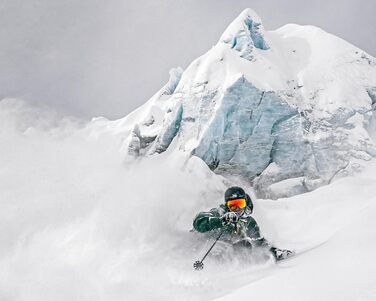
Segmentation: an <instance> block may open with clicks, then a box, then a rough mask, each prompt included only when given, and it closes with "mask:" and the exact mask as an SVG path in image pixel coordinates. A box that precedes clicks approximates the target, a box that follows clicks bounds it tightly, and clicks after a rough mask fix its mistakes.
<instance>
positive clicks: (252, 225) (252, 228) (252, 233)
mask: <svg viewBox="0 0 376 301" xmlns="http://www.w3.org/2000/svg"><path fill="white" fill-rule="evenodd" d="M247 236H248V237H250V238H255V239H259V238H261V234H260V228H259V226H258V224H257V222H256V220H255V219H254V218H252V217H250V219H249V221H248V225H247Z"/></svg>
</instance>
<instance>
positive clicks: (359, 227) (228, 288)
mask: <svg viewBox="0 0 376 301" xmlns="http://www.w3.org/2000/svg"><path fill="white" fill-rule="evenodd" d="M37 116H39V117H40V119H39V120H38V118H36V117H37ZM0 117H1V118H0V120H1V127H0V128H1V130H0V166H1V172H0V196H1V198H0V201H1V210H0V215H1V216H0V219H1V221H2V227H0V237H1V238H2V239H1V240H0V299H1V300H7V301H8V300H9V301H13V300H17V301H18V300H21V301H23V300H28V301H29V300H38V301H40V300H56V301H59V300H74V299H79V300H90V301H92V300H167V299H169V300H210V299H213V298H216V297H220V296H223V295H225V294H230V295H229V296H233V294H237V292H234V290H236V289H238V288H240V287H241V286H245V285H248V286H246V287H245V288H244V289H245V290H246V292H245V293H244V290H240V291H239V292H241V293H242V294H243V295H240V296H241V298H243V299H244V298H245V297H246V296H253V297H255V298H256V299H258V300H261V298H262V297H263V296H264V294H265V290H262V289H261V288H263V284H264V283H267V284H268V285H270V287H276V288H277V290H278V291H279V292H282V294H279V299H280V300H287V299H288V300H291V298H289V296H291V294H289V292H288V289H287V288H288V287H289V286H288V285H281V283H286V279H291V282H294V285H293V287H294V288H295V287H297V286H302V287H304V285H305V283H304V279H306V275H305V273H306V271H311V270H313V272H312V275H316V276H317V277H316V279H315V285H316V287H317V290H316V295H315V296H316V297H317V298H316V300H325V298H323V295H322V292H325V290H326V291H328V289H327V288H326V284H327V283H328V281H329V278H325V276H324V275H325V273H328V275H330V277H331V278H332V279H334V278H336V277H335V276H336V274H335V273H333V272H332V270H330V269H329V270H328V269H327V268H326V265H328V266H329V267H331V265H330V263H329V262H328V261H325V260H323V264H320V262H321V260H322V258H328V257H327V254H329V257H330V256H334V257H336V258H339V259H340V262H341V269H342V270H343V271H344V274H345V273H346V272H347V273H350V272H351V273H354V274H356V275H357V278H359V279H363V280H364V281H363V282H362V283H361V281H360V280H359V281H357V282H356V286H355V287H354V286H351V285H348V286H346V288H344V287H342V282H338V283H337V282H333V290H332V291H335V288H336V287H340V286H341V287H342V289H341V291H344V294H345V293H346V294H350V295H351V296H354V293H355V292H356V289H357V287H359V288H361V289H363V292H364V294H365V296H370V295H369V294H368V293H367V288H368V287H369V283H370V282H371V281H373V282H374V280H375V279H374V277H373V276H372V277H371V276H370V275H376V272H375V271H376V266H375V265H374V264H370V263H367V269H364V268H363V269H360V268H358V267H357V266H355V265H354V264H350V263H349V261H346V258H347V257H346V256H347V255H346V254H347V253H344V252H341V251H342V250H343V245H344V244H346V239H345V238H349V239H350V240H351V241H352V242H356V244H358V245H359V244H360V245H362V244H364V243H365V237H374V233H373V232H374V229H375V227H374V226H375V224H374V221H373V220H374V219H370V217H372V214H371V213H372V212H375V206H374V205H373V204H374V202H375V199H374V195H376V191H375V189H374V188H373V187H374V185H373V183H374V181H375V172H374V171H375V170H376V167H375V166H374V164H373V165H372V162H371V163H370V167H369V168H370V171H369V173H368V174H367V173H365V174H364V176H363V177H360V178H358V179H353V178H347V179H342V180H339V181H337V182H335V183H333V184H331V185H329V186H326V187H323V188H320V189H317V190H315V191H314V192H311V193H307V194H304V195H301V196H297V197H293V198H289V199H281V200H279V201H278V202H274V201H269V200H263V201H260V202H259V201H257V200H255V218H256V219H257V221H258V222H259V224H260V226H261V230H262V233H263V234H264V235H265V236H266V238H268V239H269V240H270V241H271V242H272V243H273V244H275V245H277V246H279V247H283V248H290V249H294V250H296V251H298V252H299V251H301V250H304V249H306V248H312V247H315V246H318V245H320V244H322V243H324V242H328V243H327V244H326V245H325V246H326V247H325V248H324V249H320V250H318V251H317V252H316V253H312V254H313V255H308V253H307V254H306V255H307V256H306V257H304V256H303V255H302V256H301V257H298V258H300V261H299V260H298V261H295V264H292V265H291V266H290V267H289V268H286V267H285V268H283V269H280V268H278V267H275V266H272V265H270V262H268V261H267V262H265V263H263V264H256V265H255V264H245V262H244V259H245V258H238V257H234V256H232V253H231V250H229V249H226V246H224V245H223V244H221V243H218V245H217V246H216V247H215V248H214V249H213V252H212V253H211V254H210V256H209V257H208V258H207V259H206V262H205V269H204V270H203V271H201V272H196V271H194V270H193V268H192V263H193V262H194V261H195V260H198V259H200V258H201V257H202V256H203V254H205V252H206V250H207V249H208V248H209V247H210V245H211V243H212V242H213V240H212V239H209V240H207V239H206V238H205V237H203V235H200V234H198V233H191V232H189V230H190V229H191V227H192V219H193V217H194V216H195V214H196V213H197V212H198V211H200V210H206V209H209V208H211V207H214V206H217V205H218V203H220V202H221V200H222V196H223V191H224V190H225V186H226V185H228V183H227V182H226V185H225V184H224V180H223V178H222V177H221V176H218V175H215V174H214V173H212V172H211V171H210V170H209V168H208V167H207V165H206V164H205V163H204V162H203V161H201V159H199V158H198V157H191V158H190V159H187V157H186V156H184V154H183V153H181V152H170V151H169V150H166V152H164V153H162V154H155V155H153V156H150V157H147V158H144V159H143V160H134V161H129V162H128V161H124V153H123V152H121V151H119V149H121V148H120V146H121V145H122V141H121V139H118V138H119V137H117V136H116V135H109V134H108V133H107V134H103V133H102V134H100V133H99V134H98V131H97V130H98V128H97V127H95V126H93V123H89V124H80V123H77V122H73V121H69V120H68V119H56V118H54V114H53V113H52V112H48V111H45V110H40V109H35V108H30V107H28V106H26V105H25V104H24V103H22V102H20V101H15V100H3V101H1V102H0ZM35 118H36V119H35ZM94 124H95V123H94ZM93 129H95V131H94V130H93ZM173 143H175V142H173ZM167 158H168V159H167ZM365 213H367V214H365ZM363 217H364V219H363ZM318 219H319V220H320V221H318ZM351 220H355V221H357V222H356V223H355V224H352V225H349V221H351ZM350 226H351V228H349V227H350ZM366 226H367V227H366ZM359 233H362V234H361V235H359ZM350 245H351V247H350V246H349V245H348V249H349V250H350V252H352V253H351V254H352V256H354V258H362V255H364V254H365V252H366V253H367V254H368V253H372V252H374V250H375V249H376V246H375V245H374V242H373V241H372V240H371V241H368V242H367V247H366V246H365V245H364V246H365V249H366V250H364V248H360V249H359V248H357V247H356V245H353V244H350ZM310 256H313V257H314V259H315V260H314V263H312V264H311V262H312V260H311V257H310ZM367 256H371V255H369V254H368V255H367ZM218 257H220V258H222V260H224V263H223V264H218V262H217V261H216V259H215V258H218ZM368 258H371V257H368ZM293 262H294V261H293ZM346 262H348V263H346ZM351 262H352V263H353V262H355V263H357V264H359V266H360V264H361V260H357V261H354V260H351ZM295 265H296V266H295ZM287 267H288V266H287ZM317 269H319V270H320V272H321V273H322V274H318V272H317ZM366 272H367V273H366ZM303 275H304V277H303ZM318 275H319V276H320V277H318ZM266 276H269V277H266ZM358 276H359V277H358ZM294 277H295V278H294ZM312 277H313V276H312ZM328 277H329V276H328ZM319 278H320V279H321V278H322V279H321V280H320V281H319ZM281 279H282V280H284V281H281ZM332 279H331V281H332ZM248 289H249V290H250V291H251V293H249V292H248ZM273 291H274V290H273ZM332 291H330V290H329V294H328V295H329V296H330V292H332ZM283 293H284V294H283ZM295 295H296V298H295V299H296V300H302V299H304V297H305V296H304V295H302V294H299V293H295ZM284 297H286V298H284ZM343 300H345V299H343Z"/></svg>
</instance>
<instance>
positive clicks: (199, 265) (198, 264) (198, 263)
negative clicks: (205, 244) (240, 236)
mask: <svg viewBox="0 0 376 301" xmlns="http://www.w3.org/2000/svg"><path fill="white" fill-rule="evenodd" d="M223 232H225V229H223V230H222V231H221V233H219V235H218V237H217V238H216V240H215V241H214V243H213V244H212V245H211V247H210V248H209V250H208V251H207V252H206V254H205V255H204V257H202V259H201V260H196V261H195V262H194V263H193V267H194V269H195V270H197V271H199V270H202V269H203V268H204V263H203V261H204V259H205V258H206V256H208V254H209V253H210V251H211V250H212V249H213V247H214V246H215V244H216V243H217V241H218V240H219V239H220V238H221V236H222V234H223Z"/></svg>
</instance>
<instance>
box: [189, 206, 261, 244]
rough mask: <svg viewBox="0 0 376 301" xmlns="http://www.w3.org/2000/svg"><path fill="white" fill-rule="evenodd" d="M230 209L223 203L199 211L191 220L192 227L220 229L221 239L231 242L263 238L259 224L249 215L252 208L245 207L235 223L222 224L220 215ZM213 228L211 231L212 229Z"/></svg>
mask: <svg viewBox="0 0 376 301" xmlns="http://www.w3.org/2000/svg"><path fill="white" fill-rule="evenodd" d="M229 211H230V210H229V209H228V208H227V206H225V205H223V204H222V205H220V206H219V208H213V209H211V210H209V211H207V212H200V213H198V214H197V215H196V217H195V218H194V220H193V228H194V229H195V230H196V231H198V232H202V233H203V232H208V231H211V232H213V233H218V232H219V231H221V230H222V229H223V230H224V235H223V236H222V240H227V241H230V242H232V243H234V242H236V241H240V240H242V239H247V238H248V239H249V238H250V239H252V240H255V241H257V240H260V242H261V240H263V238H262V236H261V234H260V229H259V226H258V225H257V222H256V221H255V219H254V218H253V217H252V216H251V213H252V210H251V208H250V207H248V206H247V207H246V208H245V210H244V212H243V214H242V215H241V216H240V217H239V220H238V222H237V223H236V225H234V224H230V225H227V226H225V225H223V224H222V220H221V217H222V216H223V215H224V214H225V213H226V212H229ZM212 230H213V231H212Z"/></svg>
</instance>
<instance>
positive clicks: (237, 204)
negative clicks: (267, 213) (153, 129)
mask: <svg viewBox="0 0 376 301" xmlns="http://www.w3.org/2000/svg"><path fill="white" fill-rule="evenodd" d="M226 205H227V207H228V208H230V209H231V210H234V209H237V208H241V209H243V208H245V206H247V202H246V200H245V199H236V200H230V201H227V203H226Z"/></svg>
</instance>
